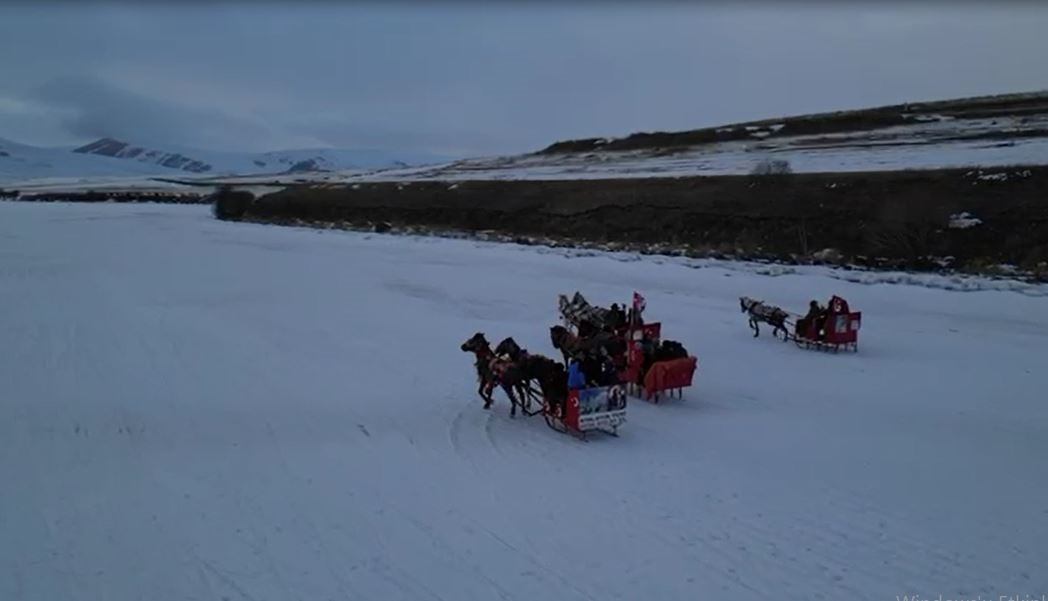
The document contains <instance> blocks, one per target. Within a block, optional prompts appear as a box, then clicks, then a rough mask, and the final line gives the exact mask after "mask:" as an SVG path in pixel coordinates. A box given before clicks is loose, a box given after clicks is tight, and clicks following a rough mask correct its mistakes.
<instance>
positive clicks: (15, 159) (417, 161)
mask: <svg viewBox="0 0 1048 601" xmlns="http://www.w3.org/2000/svg"><path fill="white" fill-rule="evenodd" d="M446 160H447V158H446V157H439V156H435V155H430V154H427V153H422V152H410V151H406V152H394V151H388V150H372V149H331V148H319V149H301V150H281V151H272V152H261V153H250V152H222V151H211V150H201V149H197V148H182V147H176V146H165V147H163V148H161V147H159V146H158V147H155V148H154V147H146V146H141V145H136V144H132V143H129V142H125V141H123V140H116V139H113V138H102V139H99V140H96V141H94V142H92V143H90V144H86V145H83V146H79V147H76V148H68V147H59V148H41V147H36V146H30V145H28V144H20V143H18V142H13V141H10V140H5V139H3V138H0V182H3V181H7V182H14V181H24V180H31V179H40V178H69V177H83V178H90V177H110V176H112V177H123V176H140V175H151V176H165V175H166V176H171V175H174V174H180V175H181V174H194V175H204V174H207V175H212V176H213V175H256V174H264V173H268V174H277V173H302V172H310V171H335V170H353V169H359V170H373V169H381V168H392V167H406V166H409V165H424V164H427V163H436V162H443V161H446ZM179 172H181V173H179Z"/></svg>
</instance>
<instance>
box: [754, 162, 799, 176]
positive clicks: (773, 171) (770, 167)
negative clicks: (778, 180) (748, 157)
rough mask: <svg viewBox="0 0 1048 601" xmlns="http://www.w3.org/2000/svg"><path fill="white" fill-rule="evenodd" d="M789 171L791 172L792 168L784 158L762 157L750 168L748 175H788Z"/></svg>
mask: <svg viewBox="0 0 1048 601" xmlns="http://www.w3.org/2000/svg"><path fill="white" fill-rule="evenodd" d="M791 173H793V168H792V167H790V162H789V161H787V160H785V159H763V160H762V161H761V162H759V163H757V164H756V165H754V166H753V169H752V170H750V175H756V176H767V175H790V174H791Z"/></svg>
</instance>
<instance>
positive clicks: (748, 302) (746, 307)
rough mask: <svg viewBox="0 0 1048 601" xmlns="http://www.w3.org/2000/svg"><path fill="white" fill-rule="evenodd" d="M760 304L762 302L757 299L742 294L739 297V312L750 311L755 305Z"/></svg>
mask: <svg viewBox="0 0 1048 601" xmlns="http://www.w3.org/2000/svg"><path fill="white" fill-rule="evenodd" d="M758 304H760V303H758V302H757V301H755V300H753V299H752V298H750V297H748V296H740V297H739V312H740V313H745V312H747V311H750V310H752V309H753V308H754V307H755V306H757V305H758Z"/></svg>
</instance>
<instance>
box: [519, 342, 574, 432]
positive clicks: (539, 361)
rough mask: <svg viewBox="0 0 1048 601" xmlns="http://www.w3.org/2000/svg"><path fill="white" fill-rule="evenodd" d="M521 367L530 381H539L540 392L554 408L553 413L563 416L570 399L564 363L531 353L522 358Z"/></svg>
mask: <svg viewBox="0 0 1048 601" xmlns="http://www.w3.org/2000/svg"><path fill="white" fill-rule="evenodd" d="M521 367H522V368H523V370H524V374H525V376H526V377H527V379H528V381H529V382H530V381H532V380H533V381H535V382H537V383H538V385H539V392H540V393H541V394H542V398H543V399H545V401H546V403H548V404H549V406H550V408H551V409H553V415H554V416H557V417H561V416H563V415H564V404H565V403H566V402H567V400H568V373H567V371H566V370H565V369H564V364H563V363H557V362H556V361H554V360H553V359H550V358H549V357H545V356H543V355H530V354H529V355H526V356H524V357H523V358H522V359H521Z"/></svg>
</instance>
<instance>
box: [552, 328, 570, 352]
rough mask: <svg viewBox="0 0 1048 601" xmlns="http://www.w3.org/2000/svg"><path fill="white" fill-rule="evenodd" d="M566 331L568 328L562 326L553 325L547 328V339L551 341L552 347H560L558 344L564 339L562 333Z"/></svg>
mask: <svg viewBox="0 0 1048 601" xmlns="http://www.w3.org/2000/svg"><path fill="white" fill-rule="evenodd" d="M567 332H568V330H567V329H565V328H564V326H553V327H552V328H550V329H549V339H550V342H552V343H553V348H555V349H559V348H560V344H561V342H562V341H563V340H564V334H566V333H567Z"/></svg>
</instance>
